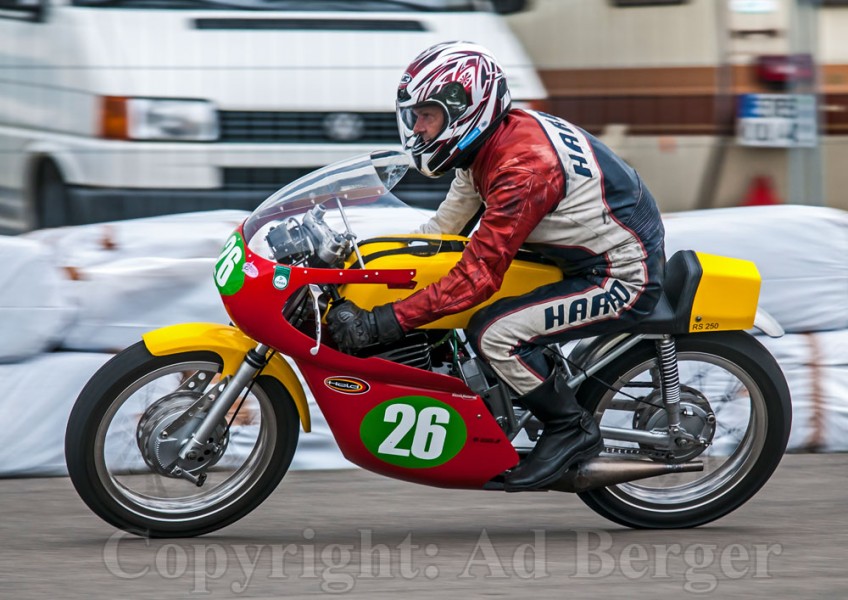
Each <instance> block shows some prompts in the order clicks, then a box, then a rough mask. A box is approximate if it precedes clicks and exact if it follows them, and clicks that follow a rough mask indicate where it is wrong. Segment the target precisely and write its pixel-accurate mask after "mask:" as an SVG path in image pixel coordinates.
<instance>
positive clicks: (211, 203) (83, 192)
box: [67, 186, 267, 225]
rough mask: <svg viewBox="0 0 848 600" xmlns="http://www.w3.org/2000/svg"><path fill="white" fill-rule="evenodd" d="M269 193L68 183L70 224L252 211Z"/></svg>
mask: <svg viewBox="0 0 848 600" xmlns="http://www.w3.org/2000/svg"><path fill="white" fill-rule="evenodd" d="M266 196H267V194H265V193H263V192H254V191H233V190H205V189H201V190H192V189H188V190H186V189H175V190H173V189H120V188H90V187H83V186H69V188H68V219H67V224H68V225H84V224H87V223H102V222H104V221H119V220H123V219H137V218H143V217H155V216H159V215H170V214H176V213H187V212H197V211H207V210H223V209H235V210H246V211H252V210H253V209H255V208H256V207H257V206H259V204H260V203H261V202H262V201H263V200H264V199H265V198H266Z"/></svg>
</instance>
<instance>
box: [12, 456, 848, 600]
mask: <svg viewBox="0 0 848 600" xmlns="http://www.w3.org/2000/svg"><path fill="white" fill-rule="evenodd" d="M846 473H848V455H790V456H786V457H785V458H784V460H783V462H782V464H781V466H780V468H779V469H778V471H777V472H776V474H775V476H774V477H773V478H772V480H771V481H770V482H769V483H768V484H767V485H766V486H765V488H763V489H762V490H761V491H760V493H759V494H758V495H757V496H756V497H754V499H753V500H751V501H750V502H749V503H748V504H747V505H745V506H743V507H742V508H740V509H739V510H737V511H736V512H735V513H733V514H731V515H729V516H727V517H725V518H723V519H721V520H720V521H717V522H715V523H712V524H710V525H707V526H704V527H701V528H698V529H691V530H684V531H634V530H630V529H626V528H623V527H619V526H617V525H615V524H613V523H611V522H608V521H606V520H604V519H603V518H602V517H599V516H597V515H595V514H594V513H593V512H591V511H590V510H589V509H588V508H587V507H586V506H584V505H583V503H582V502H580V500H579V499H578V498H577V497H576V496H574V495H571V494H562V493H555V492H548V493H529V494H510V495H508V494H503V493H497V492H467V491H459V492H458V491H451V490H440V489H434V488H427V487H422V486H418V485H413V484H408V483H403V482H398V481H393V480H389V479H385V478H382V477H378V476H376V475H373V474H370V473H367V472H363V471H358V470H351V471H332V472H294V473H290V474H289V475H288V476H287V477H286V478H285V479H284V480H283V483H282V484H281V485H280V487H279V488H278V489H277V491H276V492H275V493H274V494H272V496H271V497H270V498H269V499H268V500H267V501H266V502H265V503H264V504H263V505H262V506H261V507H260V508H258V509H257V510H256V511H254V512H253V513H252V514H251V515H249V516H247V517H245V518H244V519H242V520H241V521H239V522H238V523H235V524H233V525H231V526H229V527H227V528H225V529H223V530H221V531H219V532H216V533H214V534H210V535H207V536H203V537H199V538H192V539H178V540H147V539H142V538H138V537H135V536H132V535H129V534H125V533H122V532H118V531H116V530H115V529H113V528H112V527H110V526H109V525H107V524H106V523H104V522H102V521H101V520H100V519H99V518H98V517H96V516H95V515H94V514H92V513H91V512H90V511H89V510H88V509H87V507H86V506H85V505H84V504H83V503H82V501H81V500H80V499H79V498H78V497H77V495H76V493H75V491H74V490H73V487H72V486H71V484H70V481H69V480H68V479H66V478H51V479H7V480H0V532H2V544H0V598H14V599H25V598H92V599H93V598H157V599H159V598H187V597H200V598H208V597H216V598H217V597H236V598H279V597H286V598H289V597H295V598H296V597H302V598H308V597H319V596H324V595H338V596H340V597H346V598H387V599H395V598H404V599H408V598H440V597H441V598H489V597H508V598H569V599H572V598H598V599H606V598H635V599H648V598H650V599H656V598H672V597H674V598H689V597H698V596H703V597H719V598H792V599H801V598H846V597H848V574H846V572H847V571H848V566H846V562H848V561H846V559H848V550H846V548H848V533H846V529H848V518H846V505H848V498H846V484H845V482H846Z"/></svg>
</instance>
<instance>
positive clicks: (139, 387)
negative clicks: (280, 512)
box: [65, 342, 300, 537]
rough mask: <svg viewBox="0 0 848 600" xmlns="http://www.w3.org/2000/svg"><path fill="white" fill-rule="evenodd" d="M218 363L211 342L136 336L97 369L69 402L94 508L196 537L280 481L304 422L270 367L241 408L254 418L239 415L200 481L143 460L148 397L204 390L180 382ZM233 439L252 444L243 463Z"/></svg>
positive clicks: (146, 527)
mask: <svg viewBox="0 0 848 600" xmlns="http://www.w3.org/2000/svg"><path fill="white" fill-rule="evenodd" d="M220 368H221V359H220V358H219V357H218V356H217V355H215V354H213V353H211V352H184V353H180V354H173V355H169V356H153V355H152V354H150V352H149V351H148V350H147V348H146V347H145V346H144V344H143V343H141V342H139V343H137V344H135V345H133V346H130V347H129V348H127V349H126V350H124V351H123V352H121V353H120V354H118V355H116V356H115V357H114V358H113V359H112V360H110V361H109V362H107V363H106V364H105V365H104V366H103V367H102V368H101V369H100V370H99V371H98V372H97V373H96V374H95V375H94V376H93V377H92V378H91V380H90V381H89V382H88V384H86V386H85V388H84V389H83V390H82V392H81V393H80V395H79V398H78V399H77V401H76V404H75V405H74V408H73V410H72V411H71V415H70V418H69V420H68V427H67V431H66V435H65V456H66V461H67V466H68V474H69V475H70V477H71V481H72V482H73V484H74V487H75V488H76V490H77V492H78V493H79V495H80V497H81V498H82V499H83V501H84V502H85V503H86V504H87V505H88V506H89V507H90V508H91V509H92V510H93V511H94V512H95V513H96V514H97V515H99V516H100V517H101V518H103V519H104V520H105V521H106V522H108V523H110V524H112V525H114V526H115V527H118V528H120V529H124V530H126V531H129V532H131V533H135V534H138V535H141V536H146V537H190V536H196V535H201V534H204V533H209V532H211V531H215V530H217V529H220V528H222V527H225V526H227V525H229V524H231V523H233V522H235V521H237V520H239V519H240V518H242V517H243V516H245V515H246V514H248V513H249V512H250V511H252V510H253V509H254V508H256V507H257V506H259V504H260V503H261V502H262V501H263V500H264V499H265V498H267V497H268V495H269V494H270V493H271V492H272V491H273V490H274V489H275V488H276V487H277V485H278V484H279V482H280V480H281V479H282V478H283V476H284V475H285V474H286V471H287V470H288V468H289V465H290V464H291V460H292V457H293V456H294V452H295V449H296V447H297V440H298V433H299V425H300V422H299V418H298V413H297V409H296V407H295V405H294V401H293V400H292V397H291V395H290V394H289V392H288V391H287V390H286V388H285V387H284V386H283V385H282V384H281V383H280V382H279V381H277V380H276V379H274V378H271V377H268V376H260V377H259V378H257V379H256V381H255V383H254V385H253V387H252V389H251V392H250V394H249V395H248V400H247V402H246V403H245V405H244V406H243V407H242V409H241V410H240V412H239V415H238V416H239V417H240V418H241V419H245V418H250V419H252V420H251V421H249V422H248V423H247V424H246V425H239V423H238V422H235V421H234V427H233V429H231V430H230V433H229V436H228V440H229V444H228V445H227V447H226V448H227V449H226V450H225V451H224V453H223V456H221V457H220V458H219V460H220V462H217V460H216V462H217V464H215V466H214V467H212V468H209V469H208V475H209V477H208V480H207V482H206V483H205V484H204V485H203V486H202V487H196V486H195V485H194V484H193V483H191V482H189V481H186V480H184V479H177V478H174V477H171V476H165V475H162V474H160V473H157V472H156V471H155V470H154V469H153V468H151V467H150V466H149V463H146V462H145V460H149V456H148V457H147V458H145V456H144V455H143V453H142V451H141V447H142V446H144V444H141V443H140V442H139V441H138V439H137V438H140V435H139V432H141V431H142V430H144V429H145V428H144V427H143V426H142V424H143V423H144V419H145V416H146V415H149V414H150V411H151V407H154V408H155V407H156V406H160V407H166V406H167V403H168V402H183V403H184V404H183V405H180V406H184V405H185V404H186V403H191V402H192V401H193V400H194V399H195V398H197V397H199V392H189V391H187V389H186V388H185V386H183V387H182V388H181V389H179V390H177V389H176V388H177V387H179V386H180V385H181V384H182V383H184V382H186V381H188V380H190V376H191V375H193V374H195V375H196V374H197V373H210V374H214V373H216V372H220ZM213 377H214V375H213V376H212V377H209V379H210V381H211V380H212V379H213ZM204 378H206V376H205V375H204ZM242 394H243V392H242ZM240 397H241V395H240ZM157 403H158V404H157ZM235 406H239V401H238V400H236V403H235ZM248 408H250V412H246V411H247V409H248ZM177 410H178V411H181V410H183V409H179V408H178V409H177ZM158 414H160V415H161V414H162V413H158ZM172 414H174V413H172ZM153 415H154V416H156V415H157V413H153ZM149 421H150V418H149V417H148V422H149ZM255 421H258V424H256V423H255ZM239 427H243V429H239ZM240 432H241V433H243V434H244V435H241V433H240ZM254 434H255V436H254ZM239 435H241V437H238V436H239ZM162 437H163V438H164V437H165V436H162ZM253 437H255V441H251V439H252V438H253ZM165 439H167V438H165ZM243 442H244V443H243ZM234 446H238V447H244V448H246V449H247V450H246V453H249V455H248V456H247V457H246V458H245V460H244V462H243V464H240V465H238V466H235V465H230V464H228V463H232V462H235V463H238V462H239V456H238V452H236V450H235V449H234ZM145 447H146V446H145ZM200 460H202V459H200ZM228 469H230V470H228Z"/></svg>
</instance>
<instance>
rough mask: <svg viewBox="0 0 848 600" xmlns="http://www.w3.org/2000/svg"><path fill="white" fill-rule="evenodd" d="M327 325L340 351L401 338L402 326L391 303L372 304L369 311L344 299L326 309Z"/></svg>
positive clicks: (350, 350) (387, 342)
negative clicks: (328, 309)
mask: <svg viewBox="0 0 848 600" xmlns="http://www.w3.org/2000/svg"><path fill="white" fill-rule="evenodd" d="M327 327H328V328H329V329H330V335H332V336H333V340H335V342H336V344H337V345H338V347H339V349H340V350H341V351H342V352H353V351H356V350H359V349H360V348H364V347H365V346H371V345H372V344H377V343H380V344H389V343H391V342H396V341H397V340H399V339H401V338H402V337H403V329H401V327H400V324H399V323H398V321H397V317H396V316H395V311H394V309H392V305H391V304H383V305H382V306H375V307H374V309H373V310H370V311H369V310H365V309H362V308H359V307H358V306H357V305H356V304H354V303H353V302H351V301H350V300H344V301H342V302H340V303H338V304H334V305H333V307H332V308H330V311H329V312H328V313H327Z"/></svg>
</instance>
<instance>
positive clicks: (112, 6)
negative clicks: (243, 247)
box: [0, 0, 545, 232]
mask: <svg viewBox="0 0 848 600" xmlns="http://www.w3.org/2000/svg"><path fill="white" fill-rule="evenodd" d="M524 3H525V2H524V0H500V2H481V1H480V0H332V1H328V0H0V228H2V229H3V230H4V231H7V232H13V231H23V230H26V229H32V228H38V227H48V226H56V225H64V224H77V223H84V222H92V221H103V220H111V219H120V218H128V217H134V216H145V215H152V214H160V213H167V212H183V211H189V210H204V209H214V208H222V207H228V208H245V209H252V208H253V207H255V206H256V205H257V204H258V202H259V201H260V200H262V198H263V197H264V196H265V195H266V194H267V193H269V192H270V191H272V190H273V189H275V188H277V187H279V186H281V185H283V184H285V183H287V182H288V181H290V180H292V179H294V178H295V177H297V176H299V175H301V174H302V173H304V172H306V171H309V170H312V169H313V168H315V167H317V166H321V165H324V164H326V163H328V162H331V161H335V160H338V159H341V158H344V157H347V156H350V155H353V154H357V153H361V152H364V151H369V150H374V149H376V148H380V147H387V148H388V147H397V145H398V144H399V138H398V134H397V127H396V121H395V115H394V98H395V94H396V89H397V83H398V81H399V80H400V77H401V75H402V73H403V69H404V67H405V66H406V65H407V64H408V63H409V62H410V61H411V60H412V59H413V58H414V57H415V56H416V55H417V54H418V53H419V52H420V51H421V50H423V49H424V48H426V47H427V46H429V45H431V44H434V43H437V42H440V41H445V40H455V39H464V40H471V41H475V42H477V43H480V44H482V45H484V46H487V47H488V48H489V49H490V50H492V52H493V53H494V54H495V56H497V57H498V59H499V60H500V61H501V62H502V64H503V65H504V68H505V71H506V73H507V77H508V79H509V82H510V86H511V89H512V95H513V98H514V99H515V101H516V105H519V106H520V105H522V104H523V105H528V104H529V105H534V104H536V105H538V103H539V102H541V101H543V100H544V98H545V90H544V87H543V86H542V84H541V82H540V80H539V78H538V77H537V74H536V72H535V70H534V69H533V67H532V64H531V61H530V59H529V58H528V57H527V54H526V53H525V52H524V50H523V48H522V46H521V45H520V44H519V42H518V41H517V39H516V38H515V37H514V36H513V34H512V33H511V31H510V29H509V28H508V27H507V25H506V23H505V22H504V19H503V18H502V16H501V15H502V14H506V13H509V12H513V11H515V10H520V9H521V8H523V5H524ZM414 175H415V174H412V175H410V176H409V177H408V180H405V181H404V182H402V183H401V185H400V187H399V188H398V190H397V193H398V195H399V196H400V197H402V198H404V199H406V200H409V201H412V202H414V201H416V200H418V201H428V200H429V201H432V200H435V198H436V197H437V196H439V195H440V194H443V192H444V190H445V189H446V186H447V185H448V184H449V181H447V180H445V181H441V180H436V183H435V185H434V183H432V182H431V181H430V180H426V181H425V180H424V178H423V177H420V176H419V177H418V178H416V177H415V176H414ZM443 179H444V178H443Z"/></svg>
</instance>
